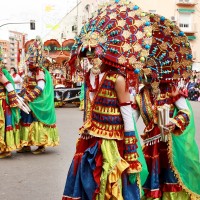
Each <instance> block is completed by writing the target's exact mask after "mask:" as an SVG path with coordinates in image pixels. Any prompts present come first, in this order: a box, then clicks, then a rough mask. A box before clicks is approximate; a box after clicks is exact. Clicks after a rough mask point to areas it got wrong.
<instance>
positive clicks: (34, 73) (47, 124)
mask: <svg viewBox="0 0 200 200" xmlns="http://www.w3.org/2000/svg"><path fill="white" fill-rule="evenodd" d="M42 48H43V46H42V41H41V39H40V38H39V37H37V38H36V39H35V40H34V41H33V43H32V44H31V45H30V46H29V48H28V51H27V55H26V57H27V60H26V63H27V67H28V74H27V76H26V78H25V81H24V85H23V93H24V94H23V98H24V100H25V102H27V104H28V105H29V107H30V109H31V112H30V113H29V114H28V115H27V114H26V113H24V112H22V113H21V122H20V124H21V127H20V134H21V143H22V146H23V148H22V149H20V150H19V151H18V153H21V152H27V151H28V152H29V151H31V148H30V146H37V147H38V148H37V149H36V150H34V151H32V153H33V154H40V153H43V152H45V147H46V146H52V147H53V146H57V145H58V144H59V136H58V130H57V128H56V114H55V108H54V91H53V84H52V79H51V75H50V74H49V72H48V71H47V70H46V69H45V68H44V67H43V66H42V61H43V56H42V50H43V49H42Z"/></svg>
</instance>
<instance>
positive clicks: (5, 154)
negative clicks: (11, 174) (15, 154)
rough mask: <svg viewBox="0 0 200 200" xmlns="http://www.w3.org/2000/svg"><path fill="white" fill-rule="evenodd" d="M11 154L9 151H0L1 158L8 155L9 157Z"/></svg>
mask: <svg viewBox="0 0 200 200" xmlns="http://www.w3.org/2000/svg"><path fill="white" fill-rule="evenodd" d="M11 156H12V154H11V152H10V151H8V152H2V153H0V159H1V158H9V157H11Z"/></svg>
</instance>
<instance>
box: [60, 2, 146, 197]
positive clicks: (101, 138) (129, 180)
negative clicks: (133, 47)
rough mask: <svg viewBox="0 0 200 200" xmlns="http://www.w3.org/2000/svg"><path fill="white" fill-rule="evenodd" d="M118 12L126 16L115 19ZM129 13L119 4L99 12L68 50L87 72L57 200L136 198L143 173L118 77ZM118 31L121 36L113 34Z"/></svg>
mask: <svg viewBox="0 0 200 200" xmlns="http://www.w3.org/2000/svg"><path fill="white" fill-rule="evenodd" d="M124 7H125V11H126V10H127V13H126V12H125V13H126V14H124V15H121V14H122V13H121V9H123V10H124ZM130 8H131V6H130ZM112 9H115V10H114V11H113V12H112ZM129 11H130V9H129V8H128V7H126V3H123V2H115V3H113V4H112V6H107V7H104V8H103V9H100V10H99V13H97V16H96V17H94V18H92V19H91V20H90V21H89V23H87V24H86V25H85V26H84V27H83V28H82V30H81V33H80V35H79V36H78V37H76V43H75V44H74V46H73V47H72V48H73V52H72V58H71V60H70V63H71V64H72V63H75V62H76V61H77V59H78V58H79V57H80V58H84V57H87V58H88V60H89V62H90V64H91V65H92V66H93V67H92V69H91V70H89V72H88V73H86V76H85V82H86V85H85V87H86V94H85V96H86V98H85V99H84V101H85V105H86V106H85V108H84V116H85V117H84V123H83V126H82V127H81V128H80V130H79V132H80V135H81V136H80V138H79V139H78V141H77V145H76V153H75V155H74V158H73V161H72V163H71V166H70V169H69V172H68V176H67V180H66V185H65V189H64V194H63V198H62V199H63V200H68V199H71V200H72V199H82V200H86V199H87V200H88V199H90V200H92V199H99V200H108V199H118V200H122V199H124V200H130V199H135V200H139V199H140V198H141V195H142V194H141V193H142V191H141V187H140V186H141V181H142V183H143V182H144V180H146V178H145V176H146V175H147V171H145V170H144V169H145V166H146V165H145V160H144V157H143V154H142V149H141V146H140V143H139V141H138V139H137V134H136V133H137V132H136V128H135V127H134V121H133V117H132V108H131V103H130V94H129V90H128V86H127V85H126V76H125V74H124V73H125V72H126V69H127V68H126V65H124V60H126V57H125V56H126V55H128V53H129V52H128V50H129V49H127V48H123V47H122V46H123V45H124V46H125V45H129V42H128V41H127V40H126V39H127V35H129V36H130V35H131V30H132V28H133V24H132V23H129V25H130V26H124V25H125V24H126V18H127V16H126V15H128V12H129ZM116 16H119V18H118V19H117V18H116ZM135 16H137V14H136V15H135ZM137 17H138V16H137ZM131 19H132V18H131ZM122 21H123V23H122ZM127 21H128V22H129V20H127ZM122 27H123V28H124V31H119V30H120V29H121V30H122ZM140 28H142V27H140ZM136 31H137V29H136ZM115 35H116V36H117V37H115ZM119 39H120V40H119ZM130 54H131V55H132V52H130ZM143 172H145V173H143ZM140 175H141V176H142V179H141V177H140Z"/></svg>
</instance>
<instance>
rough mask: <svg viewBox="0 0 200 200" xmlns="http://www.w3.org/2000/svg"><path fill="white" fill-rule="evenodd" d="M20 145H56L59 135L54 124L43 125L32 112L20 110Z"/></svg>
mask: <svg viewBox="0 0 200 200" xmlns="http://www.w3.org/2000/svg"><path fill="white" fill-rule="evenodd" d="M20 139H21V146H52V147H53V146H57V145H59V135H58V130H57V127H56V124H53V125H45V124H44V123H42V122H40V121H38V120H37V119H36V118H35V117H34V116H33V113H32V112H31V113H29V114H26V113H24V112H23V111H22V112H21V122H20Z"/></svg>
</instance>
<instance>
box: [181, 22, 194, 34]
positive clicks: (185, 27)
mask: <svg viewBox="0 0 200 200" xmlns="http://www.w3.org/2000/svg"><path fill="white" fill-rule="evenodd" d="M179 28H180V29H181V31H183V32H184V33H185V34H186V35H191V34H195V33H197V24H196V23H179Z"/></svg>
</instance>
